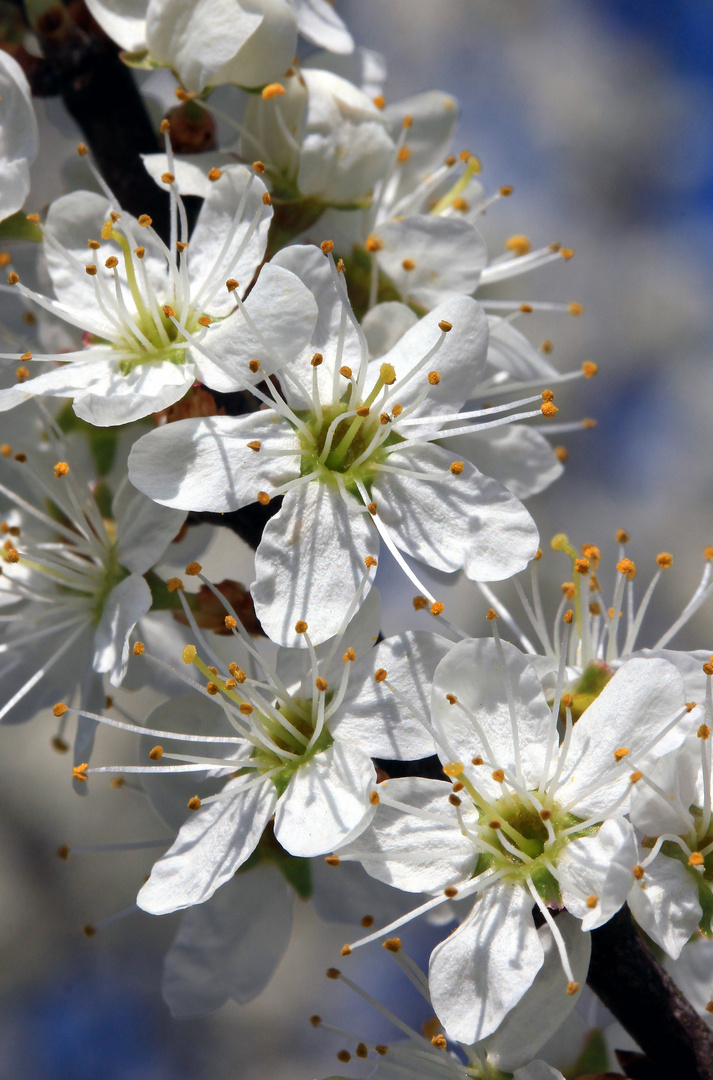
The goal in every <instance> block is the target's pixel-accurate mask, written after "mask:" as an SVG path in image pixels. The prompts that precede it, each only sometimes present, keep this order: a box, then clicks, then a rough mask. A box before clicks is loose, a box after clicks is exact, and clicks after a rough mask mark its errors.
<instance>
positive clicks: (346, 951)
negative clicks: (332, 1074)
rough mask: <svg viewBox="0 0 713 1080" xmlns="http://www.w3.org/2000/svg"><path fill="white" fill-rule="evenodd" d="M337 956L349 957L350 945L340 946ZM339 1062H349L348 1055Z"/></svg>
mask: <svg viewBox="0 0 713 1080" xmlns="http://www.w3.org/2000/svg"><path fill="white" fill-rule="evenodd" d="M339 955H340V956H351V955H352V947H351V945H342V947H341V949H340V950H339ZM342 1053H343V1054H346V1050H342ZM337 1057H339V1054H337ZM340 1060H341V1061H349V1055H348V1054H347V1056H346V1058H341V1059H340Z"/></svg>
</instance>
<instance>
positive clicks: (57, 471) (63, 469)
mask: <svg viewBox="0 0 713 1080" xmlns="http://www.w3.org/2000/svg"><path fill="white" fill-rule="evenodd" d="M68 473H69V465H68V464H67V462H66V461H58V462H57V464H56V465H55V467H54V475H55V476H56V478H57V479H58V480H59V478H60V477H61V476H67V474H68Z"/></svg>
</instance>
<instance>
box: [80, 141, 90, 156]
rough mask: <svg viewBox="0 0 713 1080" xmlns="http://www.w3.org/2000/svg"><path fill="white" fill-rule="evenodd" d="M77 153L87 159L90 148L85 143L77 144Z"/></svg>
mask: <svg viewBox="0 0 713 1080" xmlns="http://www.w3.org/2000/svg"><path fill="white" fill-rule="evenodd" d="M77 153H78V154H79V156H80V157H86V155H87V154H88V153H89V147H88V146H87V144H86V143H83V142H80V143H77Z"/></svg>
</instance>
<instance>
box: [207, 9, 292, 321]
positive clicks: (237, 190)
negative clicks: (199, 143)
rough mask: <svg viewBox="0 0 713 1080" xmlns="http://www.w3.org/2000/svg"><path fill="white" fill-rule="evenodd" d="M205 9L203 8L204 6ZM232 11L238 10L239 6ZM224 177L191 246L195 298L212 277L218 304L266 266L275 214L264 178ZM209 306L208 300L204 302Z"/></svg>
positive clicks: (233, 172)
mask: <svg viewBox="0 0 713 1080" xmlns="http://www.w3.org/2000/svg"><path fill="white" fill-rule="evenodd" d="M199 6H200V5H199ZM230 6H231V8H232V10H234V11H238V10H239V9H238V7H237V5H236V4H235V3H232V4H231V5H230ZM222 173H223V175H222V176H221V177H220V179H219V180H216V181H215V183H211V185H210V190H209V191H208V194H207V195H206V197H205V200H204V202H203V205H202V207H201V211H200V214H199V215H198V220H197V222H196V227H195V229H194V230H193V233H192V235H191V243H190V247H189V249H188V250H189V258H188V272H189V275H190V279H191V294H192V295H196V293H197V291H198V290H199V289H200V288H201V287H202V285H203V283H204V282H205V280H206V279H207V278H208V277H210V278H211V279H212V280H214V281H215V285H216V288H217V287H218V286H219V289H217V292H218V297H219V301H220V302H222V301H223V298H224V297H226V296H227V295H228V294H227V293H226V289H225V282H226V280H227V279H228V278H230V277H233V278H235V279H236V280H237V281H239V282H240V284H241V285H242V288H243V291H244V290H245V289H246V288H247V286H248V285H249V284H250V282H251V281H252V278H253V275H254V273H255V271H256V270H257V268H258V266H259V265H260V263H261V262H262V258H263V256H264V254H265V247H266V245H267V232H268V229H269V228H270V221H271V220H272V209H271V208H270V207H268V206H265V205H264V204H263V201H262V197H263V195H264V194H265V192H266V191H267V188H266V187H265V185H264V184H263V182H262V180H261V179H260V177H259V176H256V175H255V173H254V172H253V171H252V170H251V169H247V168H246V167H245V166H244V165H228V166H225V167H224V168H223V170H222ZM248 186H249V192H248V195H247V199H246V201H245V206H244V209H243V213H242V217H241V218H240V222H239V223H234V218H235V214H236V213H237V210H238V207H239V206H240V203H241V201H242V198H243V196H244V194H245V190H246V188H248ZM256 215H257V216H258V221H259V222H260V224H259V225H258V227H257V229H256V230H255V232H254V233H253V235H252V237H251V239H250V241H249V243H248V244H247V246H246V248H245V250H244V251H243V253H242V255H241V256H240V259H239V260H238V261H237V262H236V261H235V253H236V251H237V250H238V247H239V245H241V242H242V241H243V239H244V238H245V236H246V235H247V233H248V230H249V229H250V227H251V226H252V223H253V221H254V219H255V217H256ZM228 235H231V236H232V238H233V241H232V244H231V246H230V249H229V250H230V251H232V253H233V256H232V260H229V261H227V262H226V261H224V260H223V261H222V262H221V263H220V264H218V265H216V259H217V258H218V256H219V255H220V252H221V251H222V249H223V243H224V241H225V239H226V236H228ZM204 303H205V301H204ZM207 308H208V311H213V310H214V307H213V305H212V304H210V303H208V304H207Z"/></svg>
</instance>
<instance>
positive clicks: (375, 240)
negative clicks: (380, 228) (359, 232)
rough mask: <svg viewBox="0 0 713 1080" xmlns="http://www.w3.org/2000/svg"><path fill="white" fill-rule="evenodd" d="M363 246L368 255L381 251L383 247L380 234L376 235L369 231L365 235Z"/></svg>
mask: <svg viewBox="0 0 713 1080" xmlns="http://www.w3.org/2000/svg"><path fill="white" fill-rule="evenodd" d="M364 247H365V248H366V250H367V251H368V252H369V254H370V255H373V254H374V253H375V252H377V251H381V250H382V249H383V247H384V241H383V240H382V239H381V237H380V236H377V235H376V233H370V234H369V236H367V238H366V241H365V243H364Z"/></svg>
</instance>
